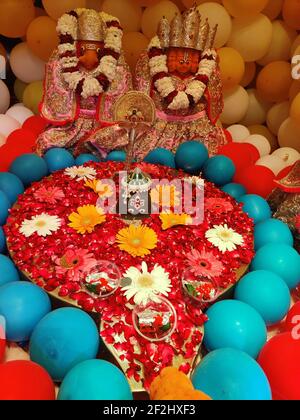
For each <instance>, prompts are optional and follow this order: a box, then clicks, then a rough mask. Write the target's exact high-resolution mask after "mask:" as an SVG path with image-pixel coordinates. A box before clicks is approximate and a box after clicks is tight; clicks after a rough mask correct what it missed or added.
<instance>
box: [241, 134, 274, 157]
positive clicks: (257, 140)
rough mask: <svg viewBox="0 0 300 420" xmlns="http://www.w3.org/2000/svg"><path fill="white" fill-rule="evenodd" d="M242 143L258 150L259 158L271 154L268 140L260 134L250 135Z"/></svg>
mask: <svg viewBox="0 0 300 420" xmlns="http://www.w3.org/2000/svg"><path fill="white" fill-rule="evenodd" d="M244 143H249V144H252V145H253V146H255V147H256V149H257V150H258V152H259V154H260V157H263V156H267V155H269V154H270V152H271V145H270V143H269V142H268V140H267V139H266V138H265V137H264V136H262V135H260V134H252V135H251V136H249V137H248V138H247V139H246V140H245V141H244Z"/></svg>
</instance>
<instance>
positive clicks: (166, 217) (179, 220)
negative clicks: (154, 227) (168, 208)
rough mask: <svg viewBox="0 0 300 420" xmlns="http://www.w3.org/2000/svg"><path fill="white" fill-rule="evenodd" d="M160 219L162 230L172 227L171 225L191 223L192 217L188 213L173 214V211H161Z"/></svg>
mask: <svg viewBox="0 0 300 420" xmlns="http://www.w3.org/2000/svg"><path fill="white" fill-rule="evenodd" d="M159 217H160V220H161V221H162V228H163V230H167V229H170V228H172V227H173V226H178V225H190V224H191V223H192V218H191V216H189V215H188V214H185V213H183V214H174V213H162V214H161V215H160V216H159Z"/></svg>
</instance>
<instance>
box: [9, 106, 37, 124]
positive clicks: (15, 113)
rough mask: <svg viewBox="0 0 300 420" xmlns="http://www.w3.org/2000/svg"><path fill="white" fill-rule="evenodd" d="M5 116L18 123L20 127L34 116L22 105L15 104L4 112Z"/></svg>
mask: <svg viewBox="0 0 300 420" xmlns="http://www.w3.org/2000/svg"><path fill="white" fill-rule="evenodd" d="M6 115H9V116H10V117H13V118H14V119H15V120H17V121H19V123H20V124H21V125H23V124H24V122H25V121H26V120H28V118H30V117H32V116H33V115H34V113H33V112H32V111H30V109H28V108H26V107H25V106H24V105H22V104H16V105H14V106H12V107H11V108H9V110H8V111H7V112H6Z"/></svg>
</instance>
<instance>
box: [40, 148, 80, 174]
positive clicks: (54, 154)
mask: <svg viewBox="0 0 300 420" xmlns="http://www.w3.org/2000/svg"><path fill="white" fill-rule="evenodd" d="M44 159H45V161H46V163H47V165H48V169H49V172H55V171H59V170H61V169H65V168H69V167H71V166H75V160H74V158H73V156H72V154H71V153H70V152H68V151H67V150H66V149H60V148H58V147H54V148H53V149H50V150H48V152H46V153H45V156H44Z"/></svg>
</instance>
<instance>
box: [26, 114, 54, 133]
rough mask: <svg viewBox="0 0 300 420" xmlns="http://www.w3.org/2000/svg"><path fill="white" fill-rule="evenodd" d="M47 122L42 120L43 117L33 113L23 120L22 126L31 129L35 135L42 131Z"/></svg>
mask: <svg viewBox="0 0 300 420" xmlns="http://www.w3.org/2000/svg"><path fill="white" fill-rule="evenodd" d="M47 124H48V123H47V121H46V120H44V118H42V117H40V116H39V115H33V116H32V117H30V118H28V119H27V120H26V121H25V122H24V124H23V128H25V129H26V130H29V131H32V132H33V133H34V134H35V135H36V136H39V135H40V134H41V133H42V132H43V131H45V128H46V127H47Z"/></svg>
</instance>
